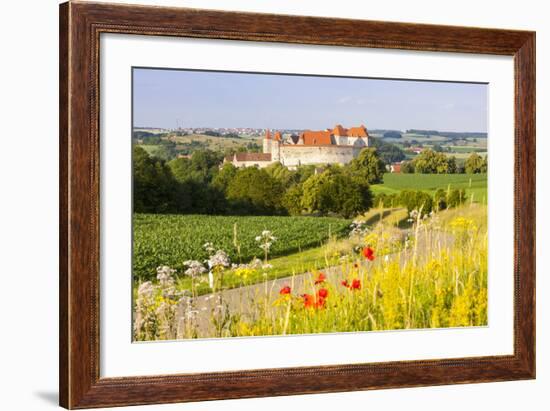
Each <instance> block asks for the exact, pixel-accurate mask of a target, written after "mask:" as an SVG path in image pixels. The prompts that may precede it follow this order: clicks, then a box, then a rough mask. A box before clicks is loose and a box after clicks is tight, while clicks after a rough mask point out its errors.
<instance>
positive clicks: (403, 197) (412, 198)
mask: <svg viewBox="0 0 550 411" xmlns="http://www.w3.org/2000/svg"><path fill="white" fill-rule="evenodd" d="M399 203H400V204H403V205H404V206H405V207H407V211H408V212H411V211H412V210H418V211H420V209H422V214H423V215H424V214H429V213H430V212H431V211H432V209H433V200H432V196H431V195H429V194H428V193H425V192H424V191H413V190H403V191H401V193H400V194H399Z"/></svg>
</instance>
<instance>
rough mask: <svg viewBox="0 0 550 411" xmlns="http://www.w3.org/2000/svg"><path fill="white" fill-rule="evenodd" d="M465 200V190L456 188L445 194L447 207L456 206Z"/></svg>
mask: <svg viewBox="0 0 550 411" xmlns="http://www.w3.org/2000/svg"><path fill="white" fill-rule="evenodd" d="M465 201H466V190H464V189H460V190H459V189H457V188H455V189H454V190H451V191H450V192H449V193H448V195H447V207H448V208H453V207H458V206H459V205H461V204H463V203H464V202H465Z"/></svg>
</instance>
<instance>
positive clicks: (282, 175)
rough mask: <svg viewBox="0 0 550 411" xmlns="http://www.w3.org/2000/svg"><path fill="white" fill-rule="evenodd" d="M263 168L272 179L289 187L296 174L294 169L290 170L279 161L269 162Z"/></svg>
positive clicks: (295, 178)
mask: <svg viewBox="0 0 550 411" xmlns="http://www.w3.org/2000/svg"><path fill="white" fill-rule="evenodd" d="M264 170H265V171H266V172H267V173H268V174H269V175H270V176H271V177H273V178H274V179H276V180H277V181H279V182H280V183H281V184H282V185H283V187H289V186H290V185H292V184H294V183H295V182H296V180H297V174H296V172H295V171H291V170H289V169H288V167H285V166H284V165H282V164H281V163H280V162H278V161H277V162H275V163H273V164H270V165H269V166H267V167H266V168H264Z"/></svg>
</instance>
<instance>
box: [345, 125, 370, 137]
mask: <svg viewBox="0 0 550 411" xmlns="http://www.w3.org/2000/svg"><path fill="white" fill-rule="evenodd" d="M368 135H369V134H368V133H367V128H366V127H365V126H363V125H360V126H359V127H350V128H349V129H348V136H350V137H368Z"/></svg>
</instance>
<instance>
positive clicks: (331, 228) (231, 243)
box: [133, 214, 350, 280]
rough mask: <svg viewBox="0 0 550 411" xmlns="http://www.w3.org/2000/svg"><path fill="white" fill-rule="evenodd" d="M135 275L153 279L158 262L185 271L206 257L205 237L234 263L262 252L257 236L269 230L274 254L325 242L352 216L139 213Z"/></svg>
mask: <svg viewBox="0 0 550 411" xmlns="http://www.w3.org/2000/svg"><path fill="white" fill-rule="evenodd" d="M133 224H134V226H133V230H134V233H133V234H134V242H133V245H134V249H133V268H134V275H135V276H136V278H137V279H139V280H145V279H152V278H153V276H154V273H155V271H156V267H157V266H159V265H169V266H171V267H174V268H176V269H177V270H178V271H181V269H182V268H183V262H184V261H187V260H199V261H200V260H205V259H206V258H208V255H207V252H206V250H205V249H204V244H205V243H206V242H211V243H213V245H214V247H215V248H216V249H221V250H224V251H225V252H227V253H228V254H229V256H230V257H231V260H232V262H235V263H241V262H242V263H246V262H249V261H250V260H251V259H252V258H254V257H259V258H262V257H263V251H262V250H261V249H260V247H259V245H258V242H257V241H256V240H255V238H256V237H257V236H258V235H260V234H261V233H262V231H263V230H269V231H271V232H272V233H273V235H274V236H275V237H276V238H277V240H276V241H275V242H274V243H273V245H272V247H271V251H270V256H271V257H276V256H282V255H288V254H292V253H295V252H298V251H300V250H303V249H306V248H311V247H315V246H319V245H321V244H322V243H323V242H324V241H325V240H326V239H327V238H328V237H329V235H336V236H342V235H345V234H346V233H347V231H348V227H349V224H350V221H349V220H346V219H342V218H332V217H273V216H265V217H264V216H261V217H258V216H254V217H249V216H246V217H242V216H207V215H159V214H135V215H134V219H133Z"/></svg>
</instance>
